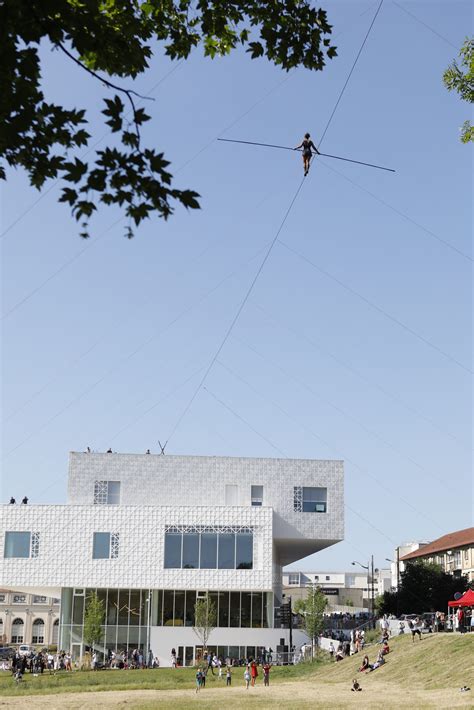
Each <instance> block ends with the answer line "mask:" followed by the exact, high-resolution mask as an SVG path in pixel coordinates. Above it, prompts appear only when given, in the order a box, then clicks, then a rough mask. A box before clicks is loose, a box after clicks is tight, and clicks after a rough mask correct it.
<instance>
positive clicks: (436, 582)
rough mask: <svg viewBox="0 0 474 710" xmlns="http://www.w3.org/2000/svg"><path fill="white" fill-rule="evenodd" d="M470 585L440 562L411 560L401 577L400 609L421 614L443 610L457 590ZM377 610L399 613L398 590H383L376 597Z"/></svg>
mask: <svg viewBox="0 0 474 710" xmlns="http://www.w3.org/2000/svg"><path fill="white" fill-rule="evenodd" d="M467 587H468V582H467V579H466V577H454V576H453V575H451V574H447V573H446V572H444V571H443V570H442V569H441V567H440V566H439V565H435V564H431V563H429V562H424V561H419V562H409V563H408V564H407V566H406V569H405V570H404V571H403V572H402V574H401V577H400V589H399V591H398V611H399V613H402V614H422V613H423V612H425V611H444V610H445V609H446V608H447V606H448V601H451V600H452V599H454V595H455V593H456V592H464V591H465V590H466V589H467ZM377 611H378V613H379V614H380V615H382V614H396V613H397V592H396V591H394V592H384V594H382V595H381V596H380V597H379V598H378V599H377Z"/></svg>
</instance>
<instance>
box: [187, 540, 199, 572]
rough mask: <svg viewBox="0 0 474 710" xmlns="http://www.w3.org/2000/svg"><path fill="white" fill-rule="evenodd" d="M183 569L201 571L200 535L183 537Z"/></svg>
mask: <svg viewBox="0 0 474 710" xmlns="http://www.w3.org/2000/svg"><path fill="white" fill-rule="evenodd" d="M183 569H199V533H188V534H186V535H183Z"/></svg>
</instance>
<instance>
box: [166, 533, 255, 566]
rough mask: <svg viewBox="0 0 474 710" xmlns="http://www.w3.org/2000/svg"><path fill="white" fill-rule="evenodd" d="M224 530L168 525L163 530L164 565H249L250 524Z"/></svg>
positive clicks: (251, 546)
mask: <svg viewBox="0 0 474 710" xmlns="http://www.w3.org/2000/svg"><path fill="white" fill-rule="evenodd" d="M227 530H228V528H216V532H213V530H212V529H211V530H209V529H208V528H207V529H206V528H205V529H204V530H202V531H199V529H197V530H196V531H195V532H187V531H186V532H184V531H183V532H181V531H180V529H179V528H175V527H173V528H171V529H170V530H168V531H167V532H166V533H165V559H164V566H165V569H199V568H200V569H252V568H253V533H252V531H251V528H241V530H242V532H227Z"/></svg>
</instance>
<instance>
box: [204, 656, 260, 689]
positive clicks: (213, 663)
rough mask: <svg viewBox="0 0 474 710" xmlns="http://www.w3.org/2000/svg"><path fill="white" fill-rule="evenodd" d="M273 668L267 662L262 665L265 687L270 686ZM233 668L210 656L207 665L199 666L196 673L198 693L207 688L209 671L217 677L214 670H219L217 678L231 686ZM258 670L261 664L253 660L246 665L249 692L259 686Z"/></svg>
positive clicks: (246, 685) (246, 681)
mask: <svg viewBox="0 0 474 710" xmlns="http://www.w3.org/2000/svg"><path fill="white" fill-rule="evenodd" d="M271 667H272V666H271V663H269V662H268V661H265V662H263V664H262V669H261V670H262V675H263V685H264V686H266V687H268V686H269V685H270V669H271ZM233 668H234V667H233V666H231V665H226V666H224V663H223V662H222V659H221V658H217V656H214V657H212V658H211V657H210V656H208V658H207V664H204V665H202V666H199V667H198V669H197V671H196V693H199V692H200V691H201V689H202V688H205V687H206V678H207V674H208V672H209V670H211V672H212V674H213V675H215V673H214V669H217V677H218V678H219V679H222V680H223V679H224V677H225V683H226V686H231V685H232V673H233V672H235V671H233ZM258 668H259V664H258V662H257V661H256V660H253V659H252V660H250V661H248V662H247V663H246V665H245V670H244V684H245V688H246V689H247V690H248V689H249V687H255V686H256V685H257V678H258V676H259V672H258Z"/></svg>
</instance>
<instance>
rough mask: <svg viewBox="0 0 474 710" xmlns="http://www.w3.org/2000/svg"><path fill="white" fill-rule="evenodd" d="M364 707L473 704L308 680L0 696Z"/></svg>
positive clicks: (434, 694) (20, 703)
mask: <svg viewBox="0 0 474 710" xmlns="http://www.w3.org/2000/svg"><path fill="white" fill-rule="evenodd" d="M361 704H362V706H363V708H364V710H365V709H366V708H374V709H375V708H377V709H380V707H383V708H384V710H386V709H387V708H390V709H392V708H393V709H395V708H400V707H406V708H408V707H410V708H414V707H415V708H417V710H419V708H452V707H471V708H473V707H474V691H472V690H471V691H470V692H467V693H461V692H460V691H459V688H453V689H447V690H433V691H427V690H421V689H413V688H406V689H404V688H403V689H402V688H400V687H399V686H398V685H393V686H392V685H390V684H388V683H383V682H380V683H376V684H375V683H373V684H371V687H366V688H364V690H363V692H362V693H352V692H351V691H350V689H349V688H348V687H347V685H345V684H344V685H342V684H334V685H329V684H321V685H315V684H312V683H308V682H302V683H300V684H297V683H279V684H277V685H274V686H273V687H270V688H264V687H262V686H258V687H256V688H250V689H249V690H248V691H246V690H245V689H244V688H243V687H242V686H239V687H234V688H219V689H212V690H211V689H209V690H208V691H207V692H206V690H203V691H201V693H200V694H199V695H196V693H195V692H194V691H192V690H174V691H173V690H166V691H165V690H163V691H156V690H135V691H130V690H123V691H104V692H85V693H62V694H58V695H48V696H45V695H30V696H26V695H24V696H22V697H18V698H14V697H8V698H7V697H3V698H0V708H1V710H4V709H6V708H28V710H36V709H39V708H42V709H43V708H44V707H47V708H48V710H83V709H84V710H90V709H91V708H127V710H128V709H130V710H132V709H134V710H138V709H140V710H147V709H150V710H151V708H156V707H159V708H170V709H171V708H172V709H173V710H187V709H188V708H195V707H201V708H202V707H204V708H205V709H206V710H223V708H226V707H228V706H232V710H240V709H241V708H242V709H243V710H245V709H247V708H249V709H250V708H258V710H270V709H271V710H283V709H284V710H291V708H298V710H306V709H308V710H309V708H318V707H320V708H323V707H325V708H346V707H352V706H355V705H357V706H358V707H361Z"/></svg>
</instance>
